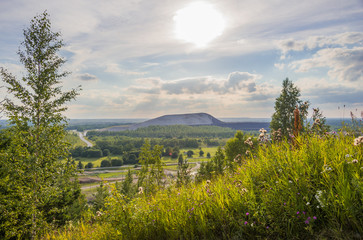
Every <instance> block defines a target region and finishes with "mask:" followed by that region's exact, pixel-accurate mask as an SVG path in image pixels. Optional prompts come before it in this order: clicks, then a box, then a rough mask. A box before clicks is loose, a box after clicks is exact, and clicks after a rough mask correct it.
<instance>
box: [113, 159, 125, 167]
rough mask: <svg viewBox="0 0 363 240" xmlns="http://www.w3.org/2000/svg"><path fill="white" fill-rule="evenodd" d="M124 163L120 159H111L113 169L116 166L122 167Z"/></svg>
mask: <svg viewBox="0 0 363 240" xmlns="http://www.w3.org/2000/svg"><path fill="white" fill-rule="evenodd" d="M123 163H124V162H123V160H122V159H118V158H113V159H111V165H112V167H114V166H122V165H123Z"/></svg>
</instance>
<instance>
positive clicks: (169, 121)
mask: <svg viewBox="0 0 363 240" xmlns="http://www.w3.org/2000/svg"><path fill="white" fill-rule="evenodd" d="M223 124H224V123H223V122H222V121H220V120H218V119H216V118H215V117H213V116H212V115H210V114H207V113H189V114H173V115H164V116H161V117H157V118H154V119H150V120H147V121H145V122H142V123H137V124H134V125H131V126H129V127H119V126H115V127H110V128H106V129H102V131H122V130H136V129H138V128H143V127H148V126H156V125H157V126H168V125H189V126H200V125H215V126H220V125H223Z"/></svg>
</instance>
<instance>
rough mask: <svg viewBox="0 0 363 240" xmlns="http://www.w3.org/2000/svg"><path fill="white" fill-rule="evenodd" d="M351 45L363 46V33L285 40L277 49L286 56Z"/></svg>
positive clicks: (278, 43) (277, 43)
mask: <svg viewBox="0 0 363 240" xmlns="http://www.w3.org/2000/svg"><path fill="white" fill-rule="evenodd" d="M350 44H360V45H362V44H363V32H345V33H339V34H335V35H330V36H323V35H322V36H310V37H308V38H306V39H304V40H295V39H292V38H290V39H284V40H280V41H277V42H276V45H277V47H278V48H279V49H280V50H281V52H282V54H283V55H285V54H286V53H288V52H289V51H303V50H304V49H310V50H311V49H315V48H318V47H319V48H323V47H334V46H335V47H337V46H345V45H350Z"/></svg>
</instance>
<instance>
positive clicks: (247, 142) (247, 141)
mask: <svg viewBox="0 0 363 240" xmlns="http://www.w3.org/2000/svg"><path fill="white" fill-rule="evenodd" d="M244 143H245V144H247V145H249V146H250V147H252V146H253V142H252V139H251V137H249V138H247V140H246V141H244Z"/></svg>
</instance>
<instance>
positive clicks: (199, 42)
mask: <svg viewBox="0 0 363 240" xmlns="http://www.w3.org/2000/svg"><path fill="white" fill-rule="evenodd" d="M174 21H175V33H176V37H177V38H178V39H181V40H184V41H186V42H190V43H193V44H195V45H196V46H197V47H205V46H206V45H207V44H208V43H209V42H211V41H212V40H213V39H215V38H216V37H218V36H219V35H221V34H222V32H223V29H224V25H225V21H224V19H223V16H222V15H221V14H220V13H219V12H218V11H217V10H216V9H214V7H213V6H212V5H211V4H208V3H204V2H196V3H192V4H190V5H188V6H187V7H185V8H183V9H180V10H179V11H177V12H176V14H175V16H174Z"/></svg>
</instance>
